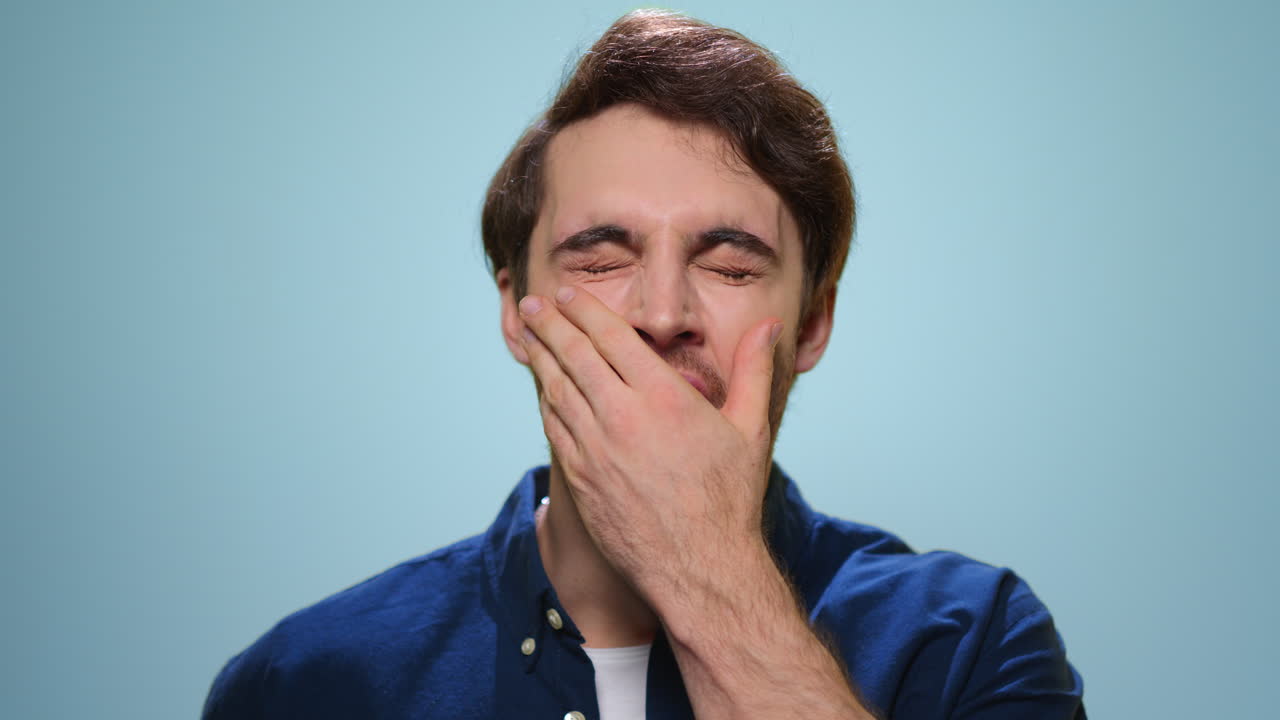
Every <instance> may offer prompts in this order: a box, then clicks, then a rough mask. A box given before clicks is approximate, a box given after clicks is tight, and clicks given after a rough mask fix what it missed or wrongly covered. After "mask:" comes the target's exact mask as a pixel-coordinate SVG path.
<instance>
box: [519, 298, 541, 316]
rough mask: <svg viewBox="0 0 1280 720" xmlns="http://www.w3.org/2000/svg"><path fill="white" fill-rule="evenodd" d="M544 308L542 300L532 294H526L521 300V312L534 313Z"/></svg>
mask: <svg viewBox="0 0 1280 720" xmlns="http://www.w3.org/2000/svg"><path fill="white" fill-rule="evenodd" d="M541 309H542V300H541V299H540V298H536V297H534V296H532V295H526V296H525V297H524V299H523V300H521V301H520V312H522V313H524V314H525V315H533V314H535V313H537V312H538V311H539V310H541Z"/></svg>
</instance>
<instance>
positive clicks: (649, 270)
mask: <svg viewBox="0 0 1280 720" xmlns="http://www.w3.org/2000/svg"><path fill="white" fill-rule="evenodd" d="M638 280H639V281H638V282H637V283H635V284H634V285H633V286H632V297H631V298H630V301H629V303H628V305H629V306H630V307H629V308H628V310H627V312H626V313H625V315H624V317H625V318H626V319H627V321H628V322H630V323H631V327H633V328H635V329H636V332H638V333H640V336H641V337H643V338H644V339H645V342H647V343H649V346H650V347H652V348H653V349H654V350H657V351H659V352H661V351H663V350H667V349H669V348H672V347H675V346H680V345H696V344H700V343H701V342H702V341H703V329H702V327H701V324H700V322H699V320H698V317H699V313H698V308H697V297H696V292H695V288H694V286H693V283H692V278H690V277H689V270H688V268H686V267H685V263H684V262H683V261H682V260H681V259H679V258H663V259H659V258H651V259H650V261H649V262H646V263H645V266H644V269H643V271H642V272H641V273H640V278H639V279H638Z"/></svg>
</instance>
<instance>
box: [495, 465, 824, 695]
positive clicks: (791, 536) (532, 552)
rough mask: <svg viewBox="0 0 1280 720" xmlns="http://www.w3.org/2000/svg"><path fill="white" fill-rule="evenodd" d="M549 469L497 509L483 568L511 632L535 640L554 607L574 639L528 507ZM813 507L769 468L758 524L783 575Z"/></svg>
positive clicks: (797, 566)
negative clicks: (547, 569)
mask: <svg viewBox="0 0 1280 720" xmlns="http://www.w3.org/2000/svg"><path fill="white" fill-rule="evenodd" d="M550 479H551V469H550V467H549V466H546V465H543V466H539V467H535V468H533V469H531V470H529V471H528V472H526V473H525V474H524V476H523V477H522V478H521V479H520V482H519V484H517V485H516V488H515V490H513V491H512V493H511V495H510V496H509V497H508V498H507V501H506V504H504V505H503V507H502V510H501V511H499V512H498V517H497V519H496V520H494V523H493V525H491V526H490V527H489V529H488V531H487V532H486V533H485V538H484V548H485V551H484V558H485V569H486V571H487V574H488V576H489V583H490V589H491V590H492V592H493V595H494V599H495V601H496V604H497V606H498V608H500V610H501V613H502V615H503V617H502V618H501V621H502V622H504V623H506V624H507V625H508V628H509V629H510V630H511V631H512V632H516V633H522V634H523V636H524V637H531V638H537V637H540V636H541V635H542V632H541V628H542V626H543V625H545V624H546V622H547V611H548V610H555V611H556V612H557V613H558V614H559V616H560V620H561V622H562V623H563V631H564V632H566V633H568V634H569V636H570V637H573V638H574V639H576V640H577V641H578V642H582V634H581V633H580V632H579V631H578V629H577V627H576V626H574V624H573V620H572V618H570V617H569V614H568V613H567V612H565V609H564V607H563V606H561V605H560V601H559V599H558V598H557V597H556V592H555V588H554V587H552V586H551V580H550V579H549V578H548V577H547V572H546V569H545V568H544V567H543V566H542V556H541V555H540V554H539V553H538V537H537V532H536V530H535V525H534V511H535V510H536V509H537V508H538V505H539V504H540V503H541V501H542V498H544V497H546V496H547V492H548V487H549V485H550ZM813 519H814V518H813V511H812V510H811V509H810V508H809V505H808V504H807V503H806V502H805V501H804V498H803V497H801V495H800V490H799V489H798V488H797V487H796V485H795V483H794V482H792V481H791V478H789V477H788V476H787V475H786V473H784V472H783V471H782V468H780V467H778V464H777V463H773V466H772V468H771V469H770V472H769V486H768V489H767V490H766V492H765V501H764V528H765V533H766V535H767V537H768V538H769V547H770V549H771V550H772V551H773V553H774V556H775V557H776V558H777V560H778V562H779V564H780V565H781V566H782V569H783V570H784V572H785V574H786V575H788V576H790V577H798V576H800V575H802V567H801V565H802V563H803V562H804V559H805V557H806V546H807V544H808V538H809V530H810V526H811V525H812V523H813ZM541 645H542V643H535V649H534V651H533V652H532V653H530V654H528V655H527V656H526V658H525V664H526V671H527V672H528V671H532V670H533V667H534V666H535V665H536V663H537V660H538V657H539V656H540V655H541V650H542V648H541V647H540V646H541Z"/></svg>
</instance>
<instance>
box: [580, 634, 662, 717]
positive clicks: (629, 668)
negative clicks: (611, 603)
mask: <svg viewBox="0 0 1280 720" xmlns="http://www.w3.org/2000/svg"><path fill="white" fill-rule="evenodd" d="M652 647H653V645H652V644H649V645H633V646H632V647H619V648H590V647H587V646H586V645H583V646H582V649H583V650H585V651H587V657H588V658H591V664H592V665H594V666H595V669H596V698H597V699H598V700H599V703H600V720H645V719H644V696H645V690H646V688H647V687H648V679H649V650H650V649H651V648H652Z"/></svg>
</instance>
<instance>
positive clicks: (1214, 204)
mask: <svg viewBox="0 0 1280 720" xmlns="http://www.w3.org/2000/svg"><path fill="white" fill-rule="evenodd" d="M629 7H630V6H627V5H624V4H609V3H600V4H592V5H587V4H585V3H583V4H574V3H569V2H553V3H536V4H534V3H512V4H510V5H507V6H502V7H495V6H493V5H489V4H475V5H471V6H465V5H463V4H453V5H449V6H431V5H430V4H428V3H350V4H349V5H346V6H340V5H318V4H315V3H297V4H289V3H258V2H240V3H205V4H203V5H196V4H179V3H165V2H155V3H138V2H133V3H125V2H112V3H94V2H84V3H70V2H31V3H23V2H6V3H4V5H3V10H0V81H2V83H3V86H2V89H3V94H2V95H0V97H3V112H2V113H0V123H2V124H3V126H2V128H3V131H2V132H0V168H3V169H2V170H0V172H2V173H3V186H2V187H0V190H2V191H3V192H2V194H0V203H2V205H0V237H2V238H3V249H2V253H3V254H2V255H0V299H2V306H0V313H2V314H0V322H2V323H3V324H2V325H0V331H2V333H3V334H2V336H0V337H2V338H3V347H2V349H0V372H2V375H0V377H3V385H0V391H2V393H3V395H2V396H0V422H2V423H3V428H2V429H3V433H2V437H3V440H2V441H0V442H3V447H2V448H0V450H2V453H0V473H2V475H3V490H2V492H3V495H2V496H0V508H2V509H0V513H2V517H0V520H2V521H3V525H2V527H3V531H2V532H3V533H4V535H3V542H4V548H5V573H4V575H5V578H4V593H3V598H4V599H3V608H2V609H3V623H4V625H3V636H4V642H3V644H2V646H3V648H4V649H3V651H2V655H0V657H2V658H3V666H2V667H0V677H3V680H2V682H3V686H2V688H3V694H2V697H0V716H2V717H4V718H79V717H94V718H130V719H145V718H166V719H167V718H177V717H192V716H195V715H196V714H197V713H198V711H199V707H200V704H201V702H202V701H203V698H204V695H205V692H206V690H207V688H208V685H209V683H210V681H211V680H212V678H213V676H214V674H215V672H216V671H217V670H218V668H219V667H220V666H221V665H222V663H223V662H225V661H226V660H227V659H228V658H229V657H230V656H231V655H232V654H233V653H234V652H236V651H238V650H240V649H241V648H243V647H244V646H245V645H247V644H248V643H250V642H251V641H252V640H253V639H254V638H256V637H257V636H258V635H259V634H260V633H262V632H263V631H265V630H266V629H267V628H268V627H270V625H271V624H272V623H273V622H275V621H276V620H277V619H279V618H280V617H282V616H283V615H285V614H287V613H289V612H291V611H293V610H295V609H297V608H299V607H302V606H304V605H306V604H309V603H311V602H314V601H315V600H318V599H320V598H321V597H323V596H325V595H328V594H330V593H332V592H334V591H336V590H338V589H341V588H343V587H345V586H347V585H349V584H351V583H354V582H356V581H358V580H360V579H363V578H364V577H366V576H368V575H370V574H372V573H373V572H375V571H378V570H380V569H382V568H385V567H387V566H389V565H391V564H394V563H396V562H398V561H400V560H403V559H405V558H408V557H411V556H414V555H417V554H420V553H423V552H426V551H428V550H430V549H433V548H435V547H437V546H439V545H442V544H444V543H447V542H450V541H453V540H456V539H458V538H461V537H463V536H465V535H468V534H471V533H473V532H477V531H479V530H481V529H482V528H483V527H485V526H486V525H487V524H488V523H489V522H490V520H491V519H492V517H493V515H494V514H495V513H496V511H497V509H498V507H499V504H500V503H501V501H502V499H503V498H504V497H505V495H506V494H507V493H508V491H509V490H510V487H511V486H512V485H513V484H514V483H515V481H516V480H517V478H518V476H519V475H520V473H521V472H522V471H523V470H524V469H525V468H526V467H527V466H529V465H532V464H534V463H536V462H538V461H540V460H541V459H542V458H544V457H545V441H544V440H543V439H542V438H541V436H540V432H539V423H538V419H537V415H536V412H535V405H534V402H533V396H532V390H531V387H530V382H529V380H528V378H527V376H526V374H525V373H524V372H523V371H522V369H521V368H519V367H518V366H517V365H516V364H515V363H514V362H513V361H512V360H511V359H510V357H509V356H508V355H507V352H506V350H505V348H504V346H503V345H502V343H501V341H500V337H499V333H498V325H497V297H496V294H495V292H494V291H493V289H492V285H491V284H490V281H489V279H488V276H487V274H486V270H485V267H484V262H483V254H482V252H481V250H480V249H479V240H478V237H479V232H478V213H479V207H480V202H481V195H482V192H483V190H484V187H485V184H486V181H487V180H488V178H489V176H490V175H491V173H492V172H493V171H494V170H495V169H496V167H497V165H498V163H499V161H500V159H501V158H502V157H503V155H504V154H505V153H506V151H507V150H508V148H509V147H510V145H511V143H512V142H513V141H514V139H515V138H516V136H517V135H518V133H519V131H520V130H521V129H522V128H523V127H524V126H525V125H526V124H527V123H528V122H529V121H530V120H531V119H532V118H533V117H534V116H535V114H536V113H537V112H538V110H539V109H540V108H541V107H543V105H544V104H545V102H546V100H547V99H548V98H549V96H550V93H551V89H552V88H553V86H554V85H555V84H556V83H557V81H558V80H559V78H560V77H561V74H562V72H563V71H564V69H565V68H566V66H567V64H568V63H569V62H571V60H572V59H573V58H574V57H575V55H576V52H577V51H579V50H581V49H582V48H584V47H585V46H586V45H588V44H589V43H590V42H591V40H593V39H594V37H595V36H596V35H597V34H598V33H599V32H600V31H601V30H602V29H603V28H604V27H605V26H606V25H607V24H608V22H609V21H611V20H612V19H613V18H614V17H616V16H617V15H619V14H621V13H622V12H624V11H625V10H628V9H629ZM1275 7H1276V6H1275V5H1273V4H1265V3H1257V4H1246V3H1208V2H1205V3H1199V4H1191V3H1172V2H1162V3H1154V2H1152V3H1141V2H1133V3H1125V4H1123V7H1116V6H1114V5H1113V4H1111V3H1087V4H1085V6H1083V7H1082V6H1080V4H1078V3H1041V2H1035V3H1014V2H1009V3H998V4H997V3H893V4H890V3H883V4H881V3H876V4H865V3H848V4H844V3H841V4H839V5H836V4H832V5H831V6H822V5H814V4H806V3H743V2H723V3H715V2H691V3H689V4H688V5H687V6H685V7H684V8H683V9H685V10H688V11H690V12H691V13H693V14H695V15H698V16H701V17H704V18H705V19H708V20H711V21H713V22H717V23H721V24H725V25H728V26H731V27H734V28H736V29H739V30H741V31H743V32H745V33H746V34H748V35H749V36H751V37H753V38H755V39H757V40H759V41H761V42H763V43H764V44H766V45H768V46H769V47H771V48H773V49H774V50H775V51H776V52H778V53H779V54H780V55H781V56H782V58H783V59H784V60H785V61H786V62H787V63H788V64H789V66H790V67H791V69H792V70H793V71H794V72H795V73H796V75H797V76H798V77H799V78H800V79H801V80H802V81H803V82H805V83H806V84H808V85H809V86H810V87H811V88H812V89H814V90H815V91H816V92H817V93H818V95H819V96H820V97H822V98H823V99H825V100H826V101H827V103H828V104H829V107H830V109H831V112H832V114H833V116H834V118H835V121H836V123H837V125H838V127H839V130H840V133H841V137H842V138H843V142H844V147H845V151H846V154H847V157H848V160H849V163H850V165H851V167H852V169H853V172H854V174H855V179H856V182H857V183H858V188H859V200H860V210H861V221H860V230H859V234H858V240H857V247H856V248H855V251H854V253H853V256H852V259H851V264H850V266H849V269H848V272H846V274H845V277H844V282H843V284H842V293H841V296H840V301H839V306H838V313H837V331H836V334H835V337H834V340H833V343H832V345H831V348H830V351H829V352H828V354H827V357H826V359H825V360H824V362H823V364H822V365H821V366H820V367H819V368H818V369H817V370H816V371H814V372H813V373H811V374H810V375H809V376H807V377H805V378H803V379H802V380H801V382H800V384H799V386H798V388H797V390H796V392H795V394H794V396H793V399H792V402H791V410H790V413H789V415H788V418H787V422H786V425H785V427H784V430H783V434H782V438H781V441H780V443H779V451H778V457H779V458H780V460H781V462H782V463H783V465H784V467H786V468H787V469H788V470H789V471H790V472H791V473H792V474H793V475H795V476H796V477H797V478H798V479H799V481H800V482H801V484H802V487H803V488H804V490H805V492H806V494H807V496H808V498H809V499H810V500H811V501H812V502H813V503H814V504H815V505H817V506H818V507H820V508H822V509H824V510H826V511H828V512H831V513H834V514H838V515H842V516H845V517H850V518H854V519H858V520H861V521H864V522H869V523H872V524H877V525H881V526H884V527H886V528H889V529H892V530H894V531H896V532H898V533H900V534H902V535H903V536H904V537H905V538H906V539H907V540H908V541H909V542H910V543H912V544H913V545H914V546H915V547H916V548H918V549H922V550H923V549H931V548H951V549H956V550H960V551H963V552H965V553H968V554H970V555H972V556H975V557H977V558H980V559H982V560H985V561H988V562H991V563H995V564H1000V565H1008V566H1011V567H1014V568H1015V569H1017V570H1018V571H1019V572H1020V573H1021V574H1022V575H1023V576H1025V577H1026V578H1027V579H1028V580H1029V581H1030V583H1031V584H1032V587H1033V588H1035V590H1036V591H1037V592H1038V594H1039V595H1040V596H1041V598H1042V599H1043V600H1044V601H1045V602H1046V603H1047V604H1048V605H1049V607H1050V608H1051V609H1052V610H1053V612H1054V614H1055V616H1056V618H1057V621H1058V624H1059V629H1060V630H1061V632H1062V633H1063V635H1064V637H1065V639H1066V642H1067V646H1068V649H1069V653H1070V657H1071V660H1072V661H1073V662H1074V663H1075V664H1076V666H1077V668H1078V669H1079V670H1080V671H1081V672H1082V673H1083V675H1084V678H1085V682H1086V699H1087V702H1088V706H1089V709H1090V711H1091V712H1092V714H1093V715H1094V716H1095V717H1098V718H1106V717H1117V718H1133V717H1160V718H1204V717H1239V718H1245V717H1248V718H1262V717H1271V716H1274V708H1273V707H1272V703H1271V702H1269V699H1270V697H1271V696H1272V694H1273V693H1272V692H1271V686H1272V684H1273V680H1272V677H1271V676H1272V675H1273V674H1274V671H1275V670H1276V660H1275V647H1276V645H1277V641H1278V640H1280V637H1277V634H1278V633H1277V623H1276V620H1275V616H1274V608H1275V606H1276V594H1277V583H1276V573H1277V570H1276V568H1277V564H1276V560H1275V556H1276V550H1277V541H1276V539H1275V534H1274V526H1273V522H1274V520H1273V518H1274V516H1275V515H1276V511H1277V509H1280V508H1278V505H1280V503H1278V502H1277V499H1278V498H1277V490H1276V481H1277V478H1280V451H1278V450H1277V442H1276V441H1277V427H1278V421H1280V417H1278V411H1277V402H1278V401H1280V392H1278V391H1277V390H1278V389H1277V380H1276V368H1277V365H1278V361H1280V357H1278V356H1280V328H1278V327H1277V320H1276V309H1277V305H1278V301H1280V291H1278V290H1277V281H1278V280H1280V278H1278V277H1277V276H1278V274H1280V273H1278V272H1277V270H1278V268H1280V250H1278V249H1277V233H1276V232H1275V230H1274V221H1275V217H1276V197H1277V190H1280V183H1278V182H1277V179H1278V178H1277V173H1278V171H1277V168H1278V167H1280V148H1278V141H1277V133H1276V128H1277V127H1278V126H1280V117H1278V116H1277V115H1278V113H1277V109H1278V105H1280V102H1278V100H1277V82H1276V70H1277V67H1280V52H1278V51H1277V43H1276V39H1275V31H1276V28H1277V27H1280V13H1278V12H1277V11H1276V10H1275V9H1274V8H1275Z"/></svg>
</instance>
